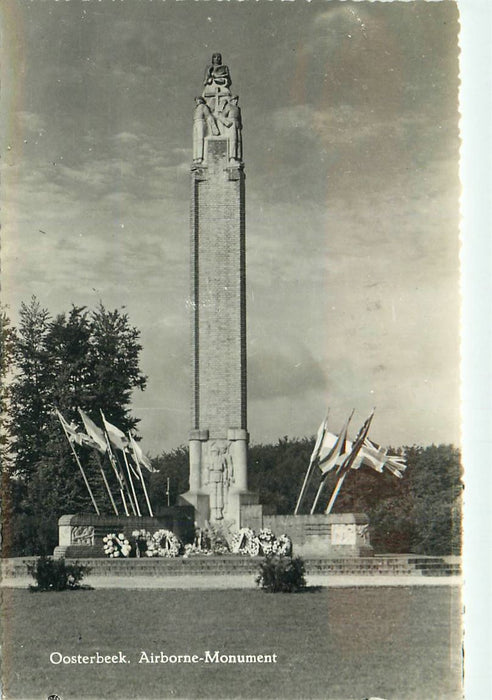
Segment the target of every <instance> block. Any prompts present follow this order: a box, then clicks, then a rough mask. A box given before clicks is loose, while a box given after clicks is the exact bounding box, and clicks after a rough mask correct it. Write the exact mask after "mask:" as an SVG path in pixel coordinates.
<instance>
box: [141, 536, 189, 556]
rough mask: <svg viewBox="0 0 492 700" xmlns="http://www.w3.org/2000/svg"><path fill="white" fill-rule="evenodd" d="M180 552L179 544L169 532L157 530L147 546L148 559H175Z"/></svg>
mask: <svg viewBox="0 0 492 700" xmlns="http://www.w3.org/2000/svg"><path fill="white" fill-rule="evenodd" d="M180 550H181V542H180V541H179V539H178V538H177V537H176V535H175V534H174V533H173V532H171V530H157V532H154V534H153V535H152V539H151V540H150V541H149V542H148V544H147V551H146V552H145V553H146V555H147V556H148V557H168V558H174V557H177V556H178V555H179V553H180Z"/></svg>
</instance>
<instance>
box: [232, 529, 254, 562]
mask: <svg viewBox="0 0 492 700" xmlns="http://www.w3.org/2000/svg"><path fill="white" fill-rule="evenodd" d="M231 551H232V552H233V554H244V555H247V554H249V556H250V557H257V556H258V554H259V553H260V542H259V540H258V538H257V537H256V535H255V533H254V532H253V530H252V529H251V528H249V527H242V528H241V529H240V530H238V531H237V532H235V533H234V535H233V536H232V542H231Z"/></svg>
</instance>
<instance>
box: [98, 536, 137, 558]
mask: <svg viewBox="0 0 492 700" xmlns="http://www.w3.org/2000/svg"><path fill="white" fill-rule="evenodd" d="M103 543H104V544H103V549H104V554H106V555H107V556H108V557H128V556H129V555H130V552H131V550H132V547H131V544H130V543H129V542H128V540H127V539H126V537H125V535H124V534H123V533H122V532H120V533H119V535H116V534H115V533H114V532H110V533H109V534H107V535H106V536H105V537H103Z"/></svg>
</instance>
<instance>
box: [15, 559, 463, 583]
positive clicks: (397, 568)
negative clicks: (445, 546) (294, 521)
mask: <svg viewBox="0 0 492 700" xmlns="http://www.w3.org/2000/svg"><path fill="white" fill-rule="evenodd" d="M33 561H34V558H33V557H29V558H19V559H6V560H3V562H2V575H3V576H6V577H14V578H15V577H22V576H25V575H26V574H27V568H26V564H27V563H32V562H33ZM67 561H71V560H67ZM72 561H75V560H72ZM77 561H78V562H80V563H81V564H85V565H87V566H89V567H90V569H91V574H92V575H94V576H132V575H135V576H179V575H185V574H190V575H196V576H199V575H217V576H223V575H228V576H229V575H235V574H237V575H240V574H251V575H253V574H255V573H257V571H258V564H259V562H260V561H262V558H261V557H253V558H250V557H237V556H232V555H229V556H222V557H215V556H214V557H192V558H190V559H182V558H178V559H157V558H156V559H149V558H142V559H108V558H106V559H78V560H77ZM305 563H306V571H307V573H308V574H327V575H335V576H336V575H355V576H391V575H393V576H408V575H414V576H415V575H416V576H421V575H422V576H452V575H459V574H460V570H461V567H460V564H459V563H457V562H453V563H450V562H447V561H446V559H445V558H439V557H428V558H425V557H412V556H394V557H392V556H386V557H379V558H360V559H358V558H349V557H345V558H340V559H309V558H306V559H305Z"/></svg>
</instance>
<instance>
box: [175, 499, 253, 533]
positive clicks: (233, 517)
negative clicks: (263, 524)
mask: <svg viewBox="0 0 492 700" xmlns="http://www.w3.org/2000/svg"><path fill="white" fill-rule="evenodd" d="M258 502H259V496H258V494H257V493H253V492H251V491H236V492H234V491H230V492H229V493H228V496H227V508H226V509H225V510H224V516H223V517H221V518H216V517H214V513H213V512H212V510H213V509H212V507H211V498H210V495H209V494H208V493H204V492H199V491H198V492H197V491H187V492H186V493H183V494H181V496H179V498H178V503H179V504H180V505H183V506H190V505H191V506H193V507H194V509H195V523H196V525H197V526H198V527H200V528H202V529H204V528H206V527H207V526H208V525H214V526H220V525H221V524H222V523H223V524H224V525H225V526H226V527H227V529H228V530H238V529H239V528H241V527H246V525H247V523H246V522H243V517H242V513H243V508H245V507H246V508H249V509H251V508H257V509H258V508H260V509H261V506H258V505H257V504H258ZM247 512H248V517H250V516H249V513H250V511H247Z"/></svg>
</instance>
